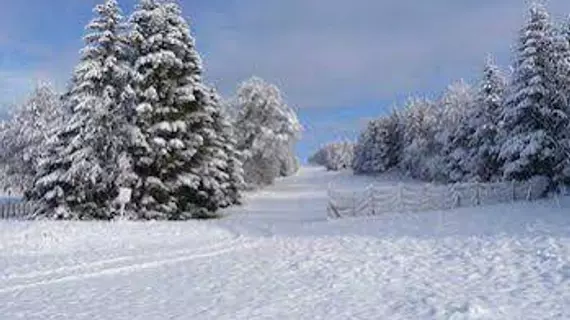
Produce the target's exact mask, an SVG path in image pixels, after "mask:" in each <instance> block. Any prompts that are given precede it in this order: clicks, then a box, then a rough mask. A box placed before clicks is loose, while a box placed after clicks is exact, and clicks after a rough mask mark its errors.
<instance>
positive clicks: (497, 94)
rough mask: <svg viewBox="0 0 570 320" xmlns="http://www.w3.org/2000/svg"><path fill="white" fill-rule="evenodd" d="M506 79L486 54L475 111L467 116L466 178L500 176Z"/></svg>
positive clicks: (474, 105) (483, 179)
mask: <svg viewBox="0 0 570 320" xmlns="http://www.w3.org/2000/svg"><path fill="white" fill-rule="evenodd" d="M505 88H506V79H505V77H504V76H503V74H502V73H501V71H500V70H499V68H498V67H497V66H496V64H495V63H494V60H493V58H492V57H491V56H488V57H487V60H486V62H485V66H484V68H483V77H482V79H481V81H480V83H479V87H478V89H477V92H476V96H475V102H474V104H473V109H472V112H470V113H468V114H467V117H466V123H465V124H466V132H467V133H468V134H469V137H468V138H469V140H468V154H467V160H468V161H467V172H468V177H467V180H471V181H479V182H489V181H494V180H497V179H499V178H500V176H501V162H500V161H499V150H500V144H501V142H500V141H499V119H500V114H501V110H502V108H503V103H504V99H505Z"/></svg>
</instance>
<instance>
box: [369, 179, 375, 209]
mask: <svg viewBox="0 0 570 320" xmlns="http://www.w3.org/2000/svg"><path fill="white" fill-rule="evenodd" d="M375 189H376V188H374V185H372V186H371V187H370V192H369V193H368V198H369V199H370V211H371V214H372V216H375V215H376V201H374V198H375V197H374V191H375Z"/></svg>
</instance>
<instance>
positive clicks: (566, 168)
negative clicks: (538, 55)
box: [552, 18, 570, 185]
mask: <svg viewBox="0 0 570 320" xmlns="http://www.w3.org/2000/svg"><path fill="white" fill-rule="evenodd" d="M557 31H558V32H557V33H556V36H557V37H556V41H555V50H554V53H555V55H554V57H553V58H552V62H553V64H552V66H553V68H552V71H553V73H554V78H555V88H554V89H555V90H556V94H555V96H554V102H553V103H555V104H557V107H558V108H559V109H560V110H561V111H562V112H560V114H559V116H558V120H559V121H558V123H557V124H556V131H557V134H556V136H557V138H556V142H557V146H558V148H559V149H560V150H559V152H557V154H558V155H559V158H558V162H559V163H558V164H557V166H556V168H555V170H556V172H557V175H556V176H555V177H554V179H555V182H557V183H563V184H566V185H570V18H568V19H566V21H564V23H563V24H562V25H561V26H560V27H559V28H558V29H557Z"/></svg>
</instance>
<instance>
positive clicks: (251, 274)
mask: <svg viewBox="0 0 570 320" xmlns="http://www.w3.org/2000/svg"><path fill="white" fill-rule="evenodd" d="M370 180H371V178H355V177H352V176H350V175H349V174H347V173H329V172H325V171H323V170H321V169H316V168H304V169H303V170H302V171H301V172H300V173H299V174H298V175H297V176H294V177H291V178H286V179H283V180H280V181H278V182H277V184H276V185H275V186H273V187H271V188H268V189H266V190H263V191H260V192H256V193H252V194H250V195H249V196H248V200H247V204H246V205H245V206H244V207H241V208H234V209H231V210H230V211H229V212H228V214H231V215H230V216H229V217H227V218H226V219H224V220H220V221H208V222H185V223H163V222H160V223H158V222H156V223H124V222H120V223H54V222H34V223H31V222H0V301H2V303H0V315H1V317H0V318H1V319H8V320H11V319H42V320H43V319H90V320H98V319H114V320H115V319H568V318H570V308H569V307H568V306H570V199H568V198H565V199H561V201H560V205H559V204H558V203H556V202H554V201H544V202H537V203H532V204H529V203H520V204H515V205H502V206H495V207H487V208H476V209H473V208H471V209H469V208H467V209H461V210H456V211H450V212H425V213H421V214H390V215H385V216H381V217H377V218H374V219H358V220H342V221H335V222H328V221H326V219H325V216H326V214H325V204H326V188H327V186H328V185H329V184H330V183H331V182H333V183H334V184H335V185H340V186H344V187H345V188H358V187H362V186H364V185H366V184H368V183H370ZM375 180H376V182H377V183H387V184H391V183H394V181H393V179H383V178H382V177H378V178H376V179H375Z"/></svg>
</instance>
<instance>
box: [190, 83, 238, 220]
mask: <svg viewBox="0 0 570 320" xmlns="http://www.w3.org/2000/svg"><path fill="white" fill-rule="evenodd" d="M209 93H210V95H209V98H208V100H207V101H208V103H207V106H206V112H208V113H209V114H210V117H211V118H210V119H211V120H212V123H210V124H209V125H208V126H204V127H202V128H201V130H200V131H199V133H200V135H201V136H202V137H203V139H204V145H203V147H202V149H201V150H202V155H201V156H202V157H203V161H202V162H201V164H202V166H200V167H197V168H196V169H195V171H194V173H195V174H196V175H198V176H199V177H200V184H199V189H200V192H201V194H203V195H204V198H203V199H202V201H203V203H206V205H205V207H206V209H207V210H205V211H204V212H203V213H202V214H198V215H197V217H208V216H209V215H211V214H212V213H214V212H216V211H217V209H218V208H226V207H229V206H231V205H234V204H239V202H240V199H241V194H240V192H241V190H243V189H244V187H245V186H244V180H243V168H242V163H241V159H240V158H241V154H240V153H239V152H238V151H237V150H236V141H235V138H234V137H233V132H232V131H231V126H230V124H229V122H228V120H227V119H226V118H225V116H224V114H223V112H222V109H221V99H220V97H219V95H218V94H217V92H216V91H215V90H213V89H210V90H209ZM189 200H191V199H189Z"/></svg>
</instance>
